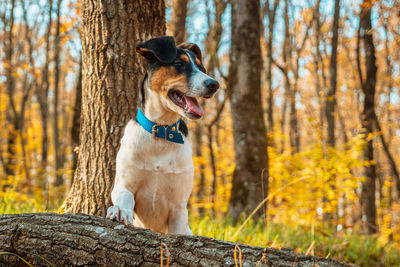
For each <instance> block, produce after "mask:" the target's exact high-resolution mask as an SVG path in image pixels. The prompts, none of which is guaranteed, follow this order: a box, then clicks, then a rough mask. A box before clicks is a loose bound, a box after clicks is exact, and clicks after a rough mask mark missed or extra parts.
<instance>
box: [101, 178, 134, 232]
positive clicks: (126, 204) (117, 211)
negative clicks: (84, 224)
mask: <svg viewBox="0 0 400 267" xmlns="http://www.w3.org/2000/svg"><path fill="white" fill-rule="evenodd" d="M111 200H112V202H113V204H114V206H111V207H109V208H108V210H107V218H109V219H111V220H114V219H115V220H117V221H119V222H122V223H123V224H125V225H129V224H132V222H133V217H134V215H133V210H134V208H135V199H134V198H133V194H132V193H131V192H130V191H129V190H128V189H126V188H125V187H124V186H116V187H114V189H113V191H112V193H111Z"/></svg>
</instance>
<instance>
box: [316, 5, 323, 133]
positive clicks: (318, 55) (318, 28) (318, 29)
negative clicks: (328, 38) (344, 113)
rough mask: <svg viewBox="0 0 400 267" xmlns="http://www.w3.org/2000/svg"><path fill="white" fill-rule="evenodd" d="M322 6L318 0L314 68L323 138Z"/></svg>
mask: <svg viewBox="0 0 400 267" xmlns="http://www.w3.org/2000/svg"><path fill="white" fill-rule="evenodd" d="M320 6H321V0H317V3H316V5H315V52H316V53H315V55H314V66H315V67H314V68H315V72H314V75H315V91H316V93H317V98H318V107H319V127H320V128H319V129H320V134H321V138H322V139H323V129H324V113H323V105H324V104H323V94H324V90H323V88H321V83H320V78H319V76H320V75H319V70H320V64H321V68H322V69H323V68H324V64H323V61H322V58H321V53H320V50H319V46H320V43H321V41H320V37H321V20H320V11H319V9H320Z"/></svg>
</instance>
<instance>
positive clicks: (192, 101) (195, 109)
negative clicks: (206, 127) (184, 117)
mask: <svg viewBox="0 0 400 267" xmlns="http://www.w3.org/2000/svg"><path fill="white" fill-rule="evenodd" d="M183 97H184V98H185V100H186V104H187V107H188V109H189V111H190V112H191V113H195V114H197V115H198V116H199V117H203V116H204V110H203V109H202V108H201V107H200V105H199V103H198V102H197V100H196V98H193V97H187V96H183Z"/></svg>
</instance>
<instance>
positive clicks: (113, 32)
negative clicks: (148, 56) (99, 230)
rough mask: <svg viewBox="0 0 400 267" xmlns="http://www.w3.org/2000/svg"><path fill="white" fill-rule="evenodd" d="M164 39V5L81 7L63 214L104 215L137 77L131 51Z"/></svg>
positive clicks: (140, 0) (92, 3)
mask: <svg viewBox="0 0 400 267" xmlns="http://www.w3.org/2000/svg"><path fill="white" fill-rule="evenodd" d="M164 33H165V3H164V1H163V0H157V1H144V0H135V1H132V2H126V1H122V0H119V1H108V2H104V1H101V0H96V1H89V0H83V1H82V78H83V79H82V107H83V109H82V117H81V125H82V126H81V133H80V142H79V143H80V145H79V156H78V166H77V169H76V172H75V176H74V183H73V185H72V188H71V191H70V193H69V196H68V198H67V199H66V202H65V211H67V212H74V213H75V212H82V213H89V214H96V215H105V214H106V209H107V207H108V206H110V205H111V198H110V194H111V190H112V186H113V181H114V174H115V158H116V155H117V151H118V148H119V143H120V139H121V137H122V133H123V129H124V126H125V124H126V123H127V122H128V121H129V120H130V119H132V118H134V117H135V114H136V103H137V92H138V88H139V85H140V81H141V78H142V74H143V68H142V67H141V66H140V63H139V60H138V56H137V55H136V53H135V46H136V44H137V43H138V42H143V41H145V40H147V39H149V38H151V37H154V36H159V35H163V34H164Z"/></svg>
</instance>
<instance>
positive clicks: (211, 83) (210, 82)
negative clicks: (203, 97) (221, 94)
mask: <svg viewBox="0 0 400 267" xmlns="http://www.w3.org/2000/svg"><path fill="white" fill-rule="evenodd" d="M204 84H205V86H206V87H207V89H208V92H209V93H211V94H213V93H215V92H216V91H217V90H218V88H219V83H218V82H217V81H216V80H214V79H207V80H205V81H204Z"/></svg>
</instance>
